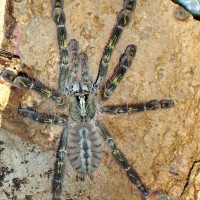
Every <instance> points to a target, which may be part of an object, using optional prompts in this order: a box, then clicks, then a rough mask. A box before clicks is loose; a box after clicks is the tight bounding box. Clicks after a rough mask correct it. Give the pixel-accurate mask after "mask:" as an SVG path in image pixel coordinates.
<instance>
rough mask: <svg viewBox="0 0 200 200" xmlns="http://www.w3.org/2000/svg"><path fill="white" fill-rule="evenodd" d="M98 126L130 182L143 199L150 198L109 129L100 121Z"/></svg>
mask: <svg viewBox="0 0 200 200" xmlns="http://www.w3.org/2000/svg"><path fill="white" fill-rule="evenodd" d="M97 126H98V127H99V128H100V130H101V133H102V136H103V138H104V140H105V141H107V144H108V147H109V148H110V149H111V151H112V153H113V156H114V158H115V160H116V161H117V163H119V165H120V166H121V167H122V168H123V169H124V170H125V171H126V173H127V176H128V178H129V180H130V181H131V182H132V183H133V184H134V185H135V186H136V187H137V189H138V190H139V192H140V194H141V196H142V197H144V198H148V197H149V191H148V189H147V188H146V186H145V185H144V184H143V182H142V180H141V178H140V177H139V175H138V173H137V172H136V170H135V169H133V168H132V167H131V165H130V164H129V162H128V161H127V159H126V158H125V156H124V154H123V153H122V152H121V151H120V150H119V149H118V148H117V146H116V144H115V143H114V141H113V139H112V137H111V135H110V133H109V132H108V130H107V128H106V127H105V126H104V125H103V124H102V123H101V122H100V121H97Z"/></svg>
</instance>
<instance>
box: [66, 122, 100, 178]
mask: <svg viewBox="0 0 200 200" xmlns="http://www.w3.org/2000/svg"><path fill="white" fill-rule="evenodd" d="M67 152H68V156H69V160H70V163H71V165H72V167H73V168H74V169H75V170H76V171H77V172H78V173H80V174H90V173H92V172H94V171H95V170H96V169H97V168H98V166H99V164H100V162H101V158H102V153H103V148H102V141H101V138H100V136H99V134H98V132H97V131H96V130H95V129H94V128H92V126H91V125H90V124H86V123H84V124H78V125H77V126H75V128H74V131H73V132H72V133H71V134H70V136H69V140H68V150H67Z"/></svg>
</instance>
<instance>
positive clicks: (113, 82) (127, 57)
mask: <svg viewBox="0 0 200 200" xmlns="http://www.w3.org/2000/svg"><path fill="white" fill-rule="evenodd" d="M135 54H136V46H135V45H129V46H128V47H127V48H126V50H125V52H124V54H123V55H122V57H121V59H120V62H119V65H118V66H117V67H116V69H115V72H114V74H113V75H112V76H111V77H110V78H109V79H108V81H107V83H106V85H105V89H104V93H103V97H102V99H103V100H107V99H109V98H110V96H111V95H112V93H113V92H114V91H115V89H116V88H117V86H118V84H119V83H120V81H121V80H122V78H123V77H124V75H125V73H126V71H127V70H128V68H129V67H130V66H131V63H132V60H133V58H134V57H135Z"/></svg>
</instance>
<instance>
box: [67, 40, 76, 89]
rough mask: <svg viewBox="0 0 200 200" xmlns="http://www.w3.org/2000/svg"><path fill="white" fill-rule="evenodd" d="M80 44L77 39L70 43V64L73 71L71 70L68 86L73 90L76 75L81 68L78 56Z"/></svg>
mask: <svg viewBox="0 0 200 200" xmlns="http://www.w3.org/2000/svg"><path fill="white" fill-rule="evenodd" d="M78 48H79V47H78V42H77V41H76V40H75V39H72V40H70V41H69V44H68V49H69V54H70V64H71V66H72V69H71V70H70V73H69V77H68V81H67V86H68V87H69V88H71V86H72V85H73V83H74V80H75V78H76V74H77V72H78V68H79V56H78Z"/></svg>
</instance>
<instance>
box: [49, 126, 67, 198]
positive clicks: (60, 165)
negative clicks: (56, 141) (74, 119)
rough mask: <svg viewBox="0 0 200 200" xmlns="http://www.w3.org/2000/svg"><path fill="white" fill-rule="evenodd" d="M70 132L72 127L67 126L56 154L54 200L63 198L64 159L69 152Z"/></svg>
mask: <svg viewBox="0 0 200 200" xmlns="http://www.w3.org/2000/svg"><path fill="white" fill-rule="evenodd" d="M69 134H70V129H69V128H68V127H67V128H65V129H64V131H63V134H62V137H61V140H60V145H59V148H58V152H57V155H56V163H55V172H54V179H53V188H52V192H53V199H54V200H57V199H61V193H62V182H63V177H64V171H65V163H64V161H65V157H66V154H67V142H68V136H69Z"/></svg>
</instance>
